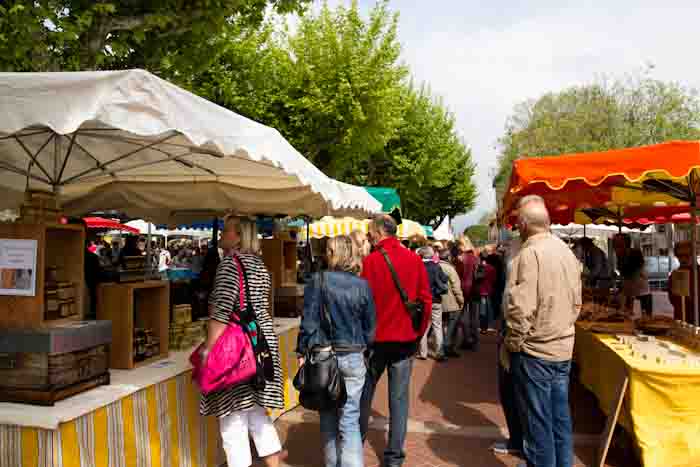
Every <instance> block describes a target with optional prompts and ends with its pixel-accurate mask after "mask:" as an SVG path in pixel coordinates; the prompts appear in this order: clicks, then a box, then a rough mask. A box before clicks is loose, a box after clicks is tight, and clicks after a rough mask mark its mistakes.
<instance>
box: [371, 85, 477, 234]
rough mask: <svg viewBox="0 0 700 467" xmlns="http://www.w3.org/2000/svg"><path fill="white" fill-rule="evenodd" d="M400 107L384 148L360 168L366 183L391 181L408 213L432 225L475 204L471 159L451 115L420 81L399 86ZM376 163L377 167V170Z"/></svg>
mask: <svg viewBox="0 0 700 467" xmlns="http://www.w3.org/2000/svg"><path fill="white" fill-rule="evenodd" d="M404 94H405V98H404V99H405V103H406V105H405V112H404V118H403V124H402V125H401V126H400V127H399V128H398V131H397V132H396V135H395V137H394V138H392V139H391V140H390V141H389V143H388V144H387V146H386V147H385V149H384V151H382V152H381V153H379V154H376V155H375V156H374V157H373V158H372V160H371V163H370V165H369V167H367V168H365V170H364V171H360V172H361V173H367V174H368V176H367V181H368V182H369V183H370V184H376V185H386V186H395V187H397V188H398V190H399V193H400V195H401V201H402V203H403V210H404V211H403V212H404V215H405V216H406V217H407V218H410V219H415V220H416V221H418V222H420V223H422V224H427V225H430V226H432V227H434V228H435V227H437V226H439V225H440V223H441V222H442V221H443V219H444V218H445V216H450V217H454V216H455V215H457V214H460V213H463V212H467V211H469V210H470V209H471V208H473V207H474V201H475V199H476V188H475V185H474V183H473V176H474V165H473V163H472V158H471V151H470V150H469V149H467V147H466V145H465V144H464V142H463V141H462V139H461V138H460V137H459V135H458V134H457V131H456V128H455V119H454V115H453V114H452V113H450V112H449V111H448V110H447V108H446V107H445V105H444V104H443V103H442V101H441V100H439V99H435V98H434V97H433V96H432V95H431V94H430V92H429V91H428V90H427V89H426V88H425V87H422V88H420V89H415V88H414V87H413V86H410V85H409V86H408V87H406V89H405V90H404ZM377 166H379V167H381V168H382V170H377Z"/></svg>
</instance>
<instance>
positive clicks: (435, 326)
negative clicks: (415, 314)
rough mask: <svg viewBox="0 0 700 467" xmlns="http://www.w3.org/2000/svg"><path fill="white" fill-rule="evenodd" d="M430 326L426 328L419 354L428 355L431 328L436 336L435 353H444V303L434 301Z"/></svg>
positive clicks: (424, 356)
mask: <svg viewBox="0 0 700 467" xmlns="http://www.w3.org/2000/svg"><path fill="white" fill-rule="evenodd" d="M430 322H431V324H430V326H428V329H426V330H425V334H423V337H422V338H421V340H420V348H419V352H418V353H419V354H420V356H421V357H423V358H426V357H427V356H428V334H430V330H431V329H432V330H433V337H434V338H435V353H436V354H442V342H443V335H442V303H433V309H432V312H431V314H430Z"/></svg>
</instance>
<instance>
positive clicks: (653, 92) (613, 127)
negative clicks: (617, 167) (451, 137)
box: [494, 74, 700, 196]
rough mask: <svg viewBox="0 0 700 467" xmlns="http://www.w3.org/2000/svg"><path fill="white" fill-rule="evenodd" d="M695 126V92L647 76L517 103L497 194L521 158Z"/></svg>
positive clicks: (649, 138) (698, 124) (635, 141)
mask: <svg viewBox="0 0 700 467" xmlns="http://www.w3.org/2000/svg"><path fill="white" fill-rule="evenodd" d="M699 128H700V100H699V99H698V96H697V93H696V92H695V91H694V90H692V89H686V88H684V87H683V86H681V85H679V84H677V83H668V82H663V81H659V80H655V79H652V78H650V77H649V76H648V75H647V74H643V75H641V76H639V77H635V78H628V79H624V80H618V81H615V82H613V83H612V84H610V83H606V82H599V83H595V84H590V85H586V86H576V87H572V88H568V89H565V90H564V91H561V92H558V93H548V94H545V95H544V96H542V97H540V98H539V99H538V100H536V101H527V102H524V103H521V104H519V105H518V106H517V107H516V108H515V111H514V113H513V115H512V116H511V117H510V118H509V120H508V122H507V124H506V132H505V135H504V136H503V137H502V138H501V139H500V140H499V145H500V148H501V154H500V158H499V170H498V173H497V175H496V177H495V179H494V187H495V188H496V191H497V193H498V194H499V196H501V195H502V194H503V190H504V189H505V187H506V185H507V184H508V181H509V178H510V172H511V168H512V164H513V161H514V160H516V159H518V158H520V157H530V156H555V155H559V154H566V153H577V152H589V151H604V150H607V149H615V148H625V147H634V146H643V145H648V144H655V143H660V142H663V141H668V140H672V139H698V138H700V130H699Z"/></svg>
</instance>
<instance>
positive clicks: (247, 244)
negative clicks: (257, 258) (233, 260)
mask: <svg viewBox="0 0 700 467" xmlns="http://www.w3.org/2000/svg"><path fill="white" fill-rule="evenodd" d="M229 224H230V225H232V226H234V227H235V228H236V231H237V232H238V236H239V237H240V239H241V241H240V243H239V244H238V251H239V252H240V253H242V254H244V255H259V254H260V239H259V238H258V224H257V223H256V222H255V221H254V220H252V219H246V218H241V217H236V216H233V215H229V216H226V217H225V218H224V226H226V225H229Z"/></svg>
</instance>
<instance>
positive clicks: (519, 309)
mask: <svg viewBox="0 0 700 467" xmlns="http://www.w3.org/2000/svg"><path fill="white" fill-rule="evenodd" d="M511 267H512V270H511V273H510V276H509V278H508V289H509V296H508V304H507V309H506V326H507V334H506V338H505V343H506V347H507V348H508V350H509V351H511V352H524V353H526V354H528V355H531V356H533V357H537V358H541V359H543V360H548V361H554V362H561V361H566V360H571V358H572V356H573V351H574V334H575V330H574V323H575V322H576V319H577V318H578V314H579V312H580V311H581V272H582V270H581V263H580V262H579V261H578V260H577V259H576V256H574V254H573V252H572V251H571V250H570V249H569V247H568V246H566V244H565V243H564V242H562V241H561V240H559V239H558V238H557V237H555V236H553V235H551V234H550V233H543V234H538V235H535V236H533V237H530V238H529V239H528V240H527V241H526V242H525V243H523V245H522V248H521V249H520V252H519V253H518V254H517V255H516V256H515V257H514V258H513V262H512V265H511Z"/></svg>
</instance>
